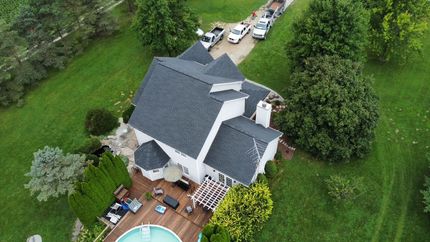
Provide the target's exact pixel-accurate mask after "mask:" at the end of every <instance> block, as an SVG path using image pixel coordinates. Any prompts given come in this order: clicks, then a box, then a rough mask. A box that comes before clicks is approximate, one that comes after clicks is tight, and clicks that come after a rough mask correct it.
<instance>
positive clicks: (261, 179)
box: [257, 173, 269, 184]
mask: <svg viewBox="0 0 430 242" xmlns="http://www.w3.org/2000/svg"><path fill="white" fill-rule="evenodd" d="M257 182H260V183H266V184H268V183H269V180H267V177H266V176H265V175H264V174H263V173H260V174H258V175H257Z"/></svg>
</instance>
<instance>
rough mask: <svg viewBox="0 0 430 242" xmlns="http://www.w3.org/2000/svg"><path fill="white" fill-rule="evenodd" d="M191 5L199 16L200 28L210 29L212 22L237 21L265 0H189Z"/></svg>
mask: <svg viewBox="0 0 430 242" xmlns="http://www.w3.org/2000/svg"><path fill="white" fill-rule="evenodd" d="M189 1H190V5H191V7H192V8H193V9H194V10H195V11H196V13H197V14H198V15H199V16H200V19H201V21H202V28H203V29H204V30H205V31H209V30H210V24H211V23H212V22H217V21H221V22H226V23H231V22H237V21H239V20H242V19H245V18H247V17H249V16H251V13H252V11H254V10H257V9H258V8H259V7H261V6H262V5H263V4H265V3H266V2H267V0H234V1H232V0H212V1H210V0H208V1H202V0H189Z"/></svg>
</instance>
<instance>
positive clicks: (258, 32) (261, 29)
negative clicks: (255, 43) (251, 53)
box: [252, 18, 272, 39]
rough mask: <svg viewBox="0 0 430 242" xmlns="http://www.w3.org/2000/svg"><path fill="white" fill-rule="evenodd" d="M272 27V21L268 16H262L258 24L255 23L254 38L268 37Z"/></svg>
mask: <svg viewBox="0 0 430 242" xmlns="http://www.w3.org/2000/svg"><path fill="white" fill-rule="evenodd" d="M271 27H272V22H271V21H270V20H269V19H267V18H260V20H258V22H257V24H256V25H254V30H253V31H252V37H253V38H254V39H266V38H267V34H268V33H269V30H270V28H271Z"/></svg>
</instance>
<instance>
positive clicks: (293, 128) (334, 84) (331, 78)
mask: <svg viewBox="0 0 430 242" xmlns="http://www.w3.org/2000/svg"><path fill="white" fill-rule="evenodd" d="M285 96H286V97H287V98H286V101H285V103H286V105H287V107H286V109H285V110H284V111H283V112H282V113H281V114H280V115H279V116H277V117H276V119H275V120H276V122H277V123H278V125H279V127H280V129H281V130H282V131H283V132H284V134H286V135H288V136H289V137H291V138H292V139H293V140H294V142H295V143H296V144H298V145H300V146H302V147H303V148H304V149H305V150H307V151H309V152H310V153H312V154H314V155H316V156H319V157H320V158H323V159H328V160H329V161H346V160H350V159H352V158H356V157H363V156H364V155H365V154H366V153H367V152H368V151H369V150H370V146H371V143H372V141H373V137H374V129H375V127H376V123H377V120H378V117H379V115H378V98H377V97H376V95H375V93H374V91H373V89H372V87H371V85H370V80H369V78H368V77H365V76H363V74H362V71H361V67H360V65H359V64H357V63H353V62H352V61H350V60H344V59H341V58H340V57H337V56H322V57H312V58H309V59H307V60H306V61H305V65H304V69H303V70H301V71H297V72H295V73H294V74H293V75H292V80H291V85H290V86H289V87H288V90H287V94H286V95H285Z"/></svg>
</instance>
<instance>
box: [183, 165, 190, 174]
mask: <svg viewBox="0 0 430 242" xmlns="http://www.w3.org/2000/svg"><path fill="white" fill-rule="evenodd" d="M182 170H183V171H184V173H185V175H189V174H190V171H189V170H188V168H187V167H185V166H182Z"/></svg>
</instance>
